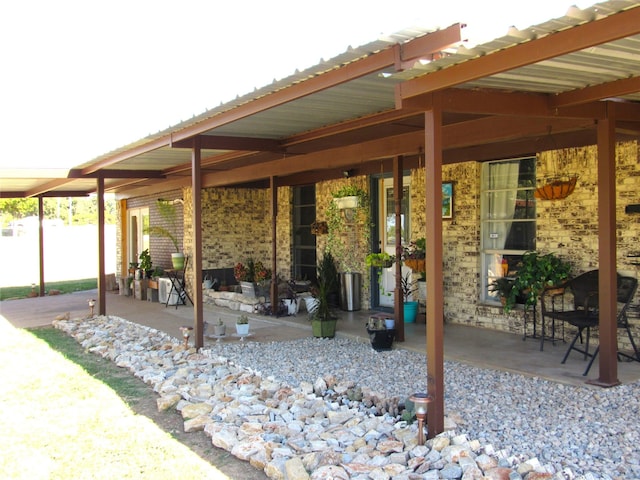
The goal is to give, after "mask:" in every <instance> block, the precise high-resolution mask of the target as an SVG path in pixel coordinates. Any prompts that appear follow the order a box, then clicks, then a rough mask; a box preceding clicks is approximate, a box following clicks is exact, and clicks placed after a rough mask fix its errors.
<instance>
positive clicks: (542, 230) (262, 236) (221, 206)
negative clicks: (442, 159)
mask: <svg viewBox="0 0 640 480" xmlns="http://www.w3.org/2000/svg"><path fill="white" fill-rule="evenodd" d="M567 152H568V153H569V155H568V156H565V157H563V160H562V162H561V163H562V165H561V168H562V173H565V172H578V173H579V179H578V184H577V186H576V189H575V192H574V193H573V194H572V195H570V196H569V197H567V198H566V199H564V200H556V201H538V202H537V229H538V230H537V250H538V251H540V252H543V253H547V252H554V253H556V254H558V255H559V256H561V257H562V258H564V259H567V260H569V261H571V263H572V264H573V265H574V271H573V273H574V274H578V273H581V272H584V271H587V270H590V269H593V268H597V265H598V258H597V255H598V217H597V161H596V148H595V147H586V148H581V149H569V150H568V151H567ZM554 155H556V154H555V153H553V152H543V153H541V154H540V155H538V159H537V174H538V177H539V178H543V177H546V176H547V175H550V174H552V173H554V171H555V170H556V168H555V167H557V166H558V160H557V158H556V157H555V156H554ZM616 164H617V176H616V178H617V179H616V188H617V190H618V198H617V207H616V208H617V209H616V214H617V219H618V222H617V249H618V251H617V254H618V269H619V270H621V271H629V272H631V273H634V274H635V273H636V272H637V268H638V267H636V266H635V265H633V264H632V262H633V261H635V259H630V258H627V255H628V254H629V253H637V252H639V251H640V246H639V245H638V238H639V234H640V215H638V214H635V215H633V214H631V215H628V214H625V213H624V208H625V206H626V205H628V204H630V203H640V189H639V188H638V184H639V183H640V178H639V177H640V152H639V149H638V144H637V142H627V143H623V144H620V145H618V146H617V149H616ZM480 172H481V164H479V163H476V162H466V163H462V164H455V165H445V166H444V167H443V175H442V177H443V181H452V182H454V200H453V208H454V215H453V219H452V220H443V242H444V259H443V261H444V302H445V317H446V321H450V322H455V323H461V324H468V325H473V326H481V327H485V328H494V329H498V330H505V331H510V332H514V333H522V328H523V327H522V312H520V311H514V312H512V313H510V314H508V315H507V314H505V313H504V312H503V311H502V309H501V308H500V307H496V306H488V305H482V304H480V303H479V301H478V299H479V298H480V290H479V285H480ZM424 176H425V170H424V169H416V170H413V171H412V172H411V196H412V198H411V201H412V205H413V210H412V214H413V218H412V222H411V228H412V231H411V237H412V239H415V238H419V237H422V236H425V231H426V230H427V229H426V225H425V216H424V208H422V206H424V202H425V190H424V189H425V177H424ZM354 182H355V183H357V184H358V185H359V186H360V187H362V188H363V189H364V190H366V191H369V183H368V178H366V177H355V178H350V179H339V180H335V181H328V182H320V183H318V184H317V185H316V217H317V220H318V221H326V210H327V206H328V205H329V202H330V201H331V200H332V198H333V197H332V192H333V191H335V190H337V189H338V188H340V187H341V186H343V185H346V184H348V183H354ZM181 196H183V198H184V200H185V207H184V234H185V237H184V238H185V244H184V249H185V253H186V254H187V255H190V254H191V252H192V248H193V245H192V243H191V238H192V236H191V233H192V226H191V212H190V211H189V208H190V205H191V195H190V189H189V188H186V189H183V190H182V191H173V192H168V193H167V194H163V195H162V197H163V198H169V199H170V198H176V197H181ZM291 198H292V191H291V189H290V188H279V189H278V216H277V231H278V235H277V241H276V245H277V255H278V274H280V275H281V276H282V277H284V278H290V276H291V273H290V272H291V261H292V260H291ZM155 200H156V196H154V197H140V198H137V199H131V200H129V201H128V202H127V203H128V207H129V208H132V207H136V206H149V207H150V215H151V221H152V223H153V222H155V221H157V212H155V208H154V203H155ZM202 205H203V212H202V224H203V258H204V260H203V269H209V268H225V267H230V266H233V265H234V264H235V263H237V262H238V261H243V262H245V261H246V260H247V259H248V258H249V257H252V258H254V260H261V261H263V262H264V263H265V264H267V265H269V266H270V265H271V212H270V197H269V190H268V189H267V190H262V189H233V188H211V189H204V190H203V193H202ZM118 232H119V233H118V235H120V230H118ZM355 233H356V234H357V239H359V240H358V241H357V242H356V243H354V244H353V245H352V243H353V241H352V240H353V235H354V232H353V231H351V232H348V233H345V235H344V236H343V237H341V238H342V241H343V243H344V244H345V245H347V244H348V245H349V253H350V255H352V256H353V257H354V258H355V259H357V261H359V262H360V263H361V265H362V268H361V270H360V271H361V272H362V273H363V281H362V286H363V287H362V306H363V308H367V307H369V306H370V292H369V285H370V279H369V278H368V276H369V269H367V268H366V267H365V265H364V259H365V257H366V255H367V253H369V248H370V246H369V245H368V242H366V241H362V238H363V236H362V235H361V233H363V232H361V231H359V230H356V231H355ZM316 240H317V252H318V258H320V257H321V256H322V254H323V252H324V251H325V249H326V244H327V242H326V240H327V236H326V235H318V236H317V238H316ZM163 242H164V243H163ZM166 242H167V240H165V239H152V243H151V253H152V259H153V261H154V263H158V264H164V263H165V259H164V257H165V255H168V253H170V250H171V248H169V247H170V245H171V244H170V243H169V245H167V244H166ZM169 261H170V260H169ZM638 301H639V300H638V298H636V300H635V301H634V303H638ZM631 320H632V323H633V328H634V330H636V331H635V334H636V335H638V334H640V321H639V320H638V318H637V314H635V313H634V314H632V319H631ZM621 340H622V339H621Z"/></svg>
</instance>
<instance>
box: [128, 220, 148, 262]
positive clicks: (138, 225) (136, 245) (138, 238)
mask: <svg viewBox="0 0 640 480" xmlns="http://www.w3.org/2000/svg"><path fill="white" fill-rule="evenodd" d="M127 217H128V218H127V221H128V225H127V227H128V232H129V235H128V240H127V267H128V266H129V264H131V263H132V262H136V263H139V262H140V259H139V257H140V252H142V251H144V250H146V249H147V248H149V234H148V233H144V232H145V231H146V229H147V228H149V208H132V209H129V211H128V215H127Z"/></svg>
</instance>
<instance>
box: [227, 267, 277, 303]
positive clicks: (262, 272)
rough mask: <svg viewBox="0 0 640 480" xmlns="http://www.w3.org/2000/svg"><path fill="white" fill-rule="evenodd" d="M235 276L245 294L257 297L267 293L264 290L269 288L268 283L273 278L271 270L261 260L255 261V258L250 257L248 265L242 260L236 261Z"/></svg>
mask: <svg viewBox="0 0 640 480" xmlns="http://www.w3.org/2000/svg"><path fill="white" fill-rule="evenodd" d="M233 276H234V277H235V279H236V281H237V282H238V283H239V284H240V287H241V288H242V294H243V295H246V296H248V297H256V296H261V295H262V294H263V293H264V294H266V293H267V292H266V291H264V290H268V286H267V285H266V283H267V280H268V279H270V278H271V270H269V269H268V268H266V267H265V266H264V264H263V263H262V262H261V261H257V262H254V260H253V258H249V259H248V260H247V264H246V265H245V264H244V263H242V262H238V263H236V265H235V266H234V267H233ZM265 296H266V295H265Z"/></svg>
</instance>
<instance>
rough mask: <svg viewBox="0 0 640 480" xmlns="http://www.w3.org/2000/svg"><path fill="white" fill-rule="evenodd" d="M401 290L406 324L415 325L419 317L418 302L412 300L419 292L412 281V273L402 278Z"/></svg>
mask: <svg viewBox="0 0 640 480" xmlns="http://www.w3.org/2000/svg"><path fill="white" fill-rule="evenodd" d="M400 290H401V291H402V298H403V300H404V301H403V305H404V323H415V321H416V317H417V316H418V305H419V304H418V302H417V301H414V300H411V299H412V298H413V297H412V295H413V294H414V293H415V292H417V291H418V286H417V285H416V282H415V281H413V280H412V279H411V272H407V273H406V275H403V276H402V277H400Z"/></svg>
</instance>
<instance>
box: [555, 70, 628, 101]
mask: <svg viewBox="0 0 640 480" xmlns="http://www.w3.org/2000/svg"><path fill="white" fill-rule="evenodd" d="M637 92H640V77H630V78H624V79H621V80H615V81H613V82H608V83H602V84H600V85H593V86H590V87H585V88H580V89H576V90H571V91H569V92H564V93H559V94H557V95H555V96H553V97H552V98H551V100H550V104H551V106H553V107H565V106H571V105H577V104H581V103H587V102H593V101H596V100H601V99H603V98H615V97H621V96H623V95H629V94H632V93H637Z"/></svg>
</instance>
